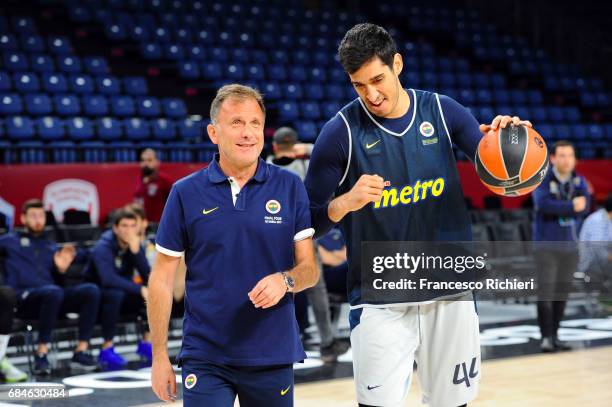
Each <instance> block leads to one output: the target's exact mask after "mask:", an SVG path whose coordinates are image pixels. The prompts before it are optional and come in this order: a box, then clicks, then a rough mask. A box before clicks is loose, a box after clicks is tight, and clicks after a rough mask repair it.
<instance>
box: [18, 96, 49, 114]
mask: <svg viewBox="0 0 612 407" xmlns="http://www.w3.org/2000/svg"><path fill="white" fill-rule="evenodd" d="M24 101H25V107H26V111H27V112H28V113H29V114H31V115H34V116H42V115H46V114H51V112H52V111H53V106H52V105H51V98H50V97H49V96H47V95H46V94H44V93H31V94H28V95H25V96H24Z"/></svg>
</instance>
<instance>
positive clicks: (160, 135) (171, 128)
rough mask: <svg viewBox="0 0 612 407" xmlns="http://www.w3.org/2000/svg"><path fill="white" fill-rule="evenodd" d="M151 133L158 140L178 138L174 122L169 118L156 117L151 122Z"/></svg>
mask: <svg viewBox="0 0 612 407" xmlns="http://www.w3.org/2000/svg"><path fill="white" fill-rule="evenodd" d="M151 133H153V137H154V138H155V139H156V140H160V141H168V140H174V139H175V138H176V128H175V125H174V122H173V121H172V120H168V119H163V118H161V119H155V120H153V121H152V122H151Z"/></svg>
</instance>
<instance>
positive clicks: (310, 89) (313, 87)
mask: <svg viewBox="0 0 612 407" xmlns="http://www.w3.org/2000/svg"><path fill="white" fill-rule="evenodd" d="M306 97H307V98H308V99H311V100H322V99H324V98H325V92H324V91H323V85H320V84H317V83H312V84H308V86H306Z"/></svg>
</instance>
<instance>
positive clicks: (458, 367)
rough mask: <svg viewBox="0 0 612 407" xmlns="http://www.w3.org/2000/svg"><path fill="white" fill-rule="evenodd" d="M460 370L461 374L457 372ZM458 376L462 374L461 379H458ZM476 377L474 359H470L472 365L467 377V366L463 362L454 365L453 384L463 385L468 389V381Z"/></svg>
mask: <svg viewBox="0 0 612 407" xmlns="http://www.w3.org/2000/svg"><path fill="white" fill-rule="evenodd" d="M459 370H461V372H459ZM459 374H463V377H461V378H459ZM476 376H478V372H477V371H476V358H472V363H471V365H470V373H469V375H468V371H467V365H466V364H465V362H463V363H461V364H459V365H455V374H454V376H453V384H461V383H465V386H466V387H470V385H471V384H470V379H473V378H475V377H476Z"/></svg>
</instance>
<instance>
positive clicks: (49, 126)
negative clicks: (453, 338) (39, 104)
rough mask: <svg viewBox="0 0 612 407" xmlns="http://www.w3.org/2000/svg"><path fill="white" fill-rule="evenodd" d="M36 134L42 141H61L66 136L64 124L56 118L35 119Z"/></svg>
mask: <svg viewBox="0 0 612 407" xmlns="http://www.w3.org/2000/svg"><path fill="white" fill-rule="evenodd" d="M36 132H37V133H38V137H39V138H40V139H41V140H44V141H55V140H61V139H63V138H64V136H65V135H66V130H65V128H64V122H63V121H62V120H61V119H58V118H57V117H49V116H47V117H39V118H38V119H36Z"/></svg>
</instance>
